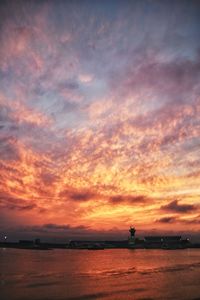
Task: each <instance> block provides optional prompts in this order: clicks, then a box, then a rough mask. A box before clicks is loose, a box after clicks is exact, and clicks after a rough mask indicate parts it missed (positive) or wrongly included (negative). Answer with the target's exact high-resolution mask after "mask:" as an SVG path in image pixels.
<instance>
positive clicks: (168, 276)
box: [0, 248, 200, 300]
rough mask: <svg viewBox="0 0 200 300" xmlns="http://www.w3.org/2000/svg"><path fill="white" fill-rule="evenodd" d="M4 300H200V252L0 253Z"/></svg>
mask: <svg viewBox="0 0 200 300" xmlns="http://www.w3.org/2000/svg"><path fill="white" fill-rule="evenodd" d="M0 299H1V300H51V299H52V300H58V299H59V300H65V299H66V300H67V299H68V300H85V299H88V300H91V299H102V300H103V299H105V300H113V299H116V300H117V299H120V300H126V299H127V300H128V299H131V300H135V299H136V300H151V299H173V300H176V299H178V300H181V299H187V300H189V299H191V300H197V299H200V249H185V250H145V249H137V250H134V249H132V250H131V249H130V250H129V249H108V250H107V249H106V250H65V249H62V250H50V251H44V250H43V251H42V250H25V249H24V250H20V249H3V248H1V249H0Z"/></svg>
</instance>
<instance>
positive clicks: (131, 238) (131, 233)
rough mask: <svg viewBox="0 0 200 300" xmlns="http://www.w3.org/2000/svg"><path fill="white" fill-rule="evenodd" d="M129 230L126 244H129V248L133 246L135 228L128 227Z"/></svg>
mask: <svg viewBox="0 0 200 300" xmlns="http://www.w3.org/2000/svg"><path fill="white" fill-rule="evenodd" d="M129 232H130V237H129V239H128V244H129V247H131V248H134V247H135V232H136V230H135V228H134V227H132V226H131V227H130V229H129Z"/></svg>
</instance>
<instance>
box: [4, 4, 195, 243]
mask: <svg viewBox="0 0 200 300" xmlns="http://www.w3.org/2000/svg"><path fill="white" fill-rule="evenodd" d="M185 12H187V13H185ZM199 14H200V5H199V3H198V1H195V0H194V1H193V0H191V1H181V0H180V1H179V0H177V1H173V3H172V1H163V2H162V3H158V2H157V1H146V0H141V1H126V0H125V1H119V2H118V1H117V5H116V1H112V0H108V1H103V2H102V1H99V2H98V1H89V2H87V3H86V2H85V1H82V2H81V1H80V2H79V1H78V2H74V1H62V0H61V1H59V4H57V3H56V1H55V2H54V1H42V2H41V1H39V2H37V3H36V2H35V1H31V0H30V1H20V2H18V1H12V0H11V1H3V2H2V3H0V44H1V47H0V207H1V213H0V222H1V225H2V226H3V228H4V229H5V231H6V230H8V231H9V232H10V233H11V232H12V230H13V232H15V234H16V235H17V234H20V228H22V227H23V226H24V227H23V228H26V234H27V236H28V232H30V233H31V230H32V231H33V230H34V229H35V233H34V234H37V232H36V230H38V232H39V231H42V232H44V234H49V235H50V232H51V231H52V232H53V233H55V235H56V234H57V235H59V234H60V235H63V234H64V232H65V231H69V230H70V234H69V236H70V237H73V234H74V235H76V232H77V231H76V230H80V231H81V230H82V229H81V228H79V226H83V228H84V230H83V231H84V236H85V237H86V236H89V235H90V234H91V235H92V236H94V235H95V234H98V235H99V236H102V235H103V234H104V235H106V234H108V236H112V235H113V236H117V235H116V234H115V231H116V232H121V233H123V234H125V232H126V230H127V228H129V226H130V225H131V224H133V225H135V226H136V227H137V229H138V230H139V231H140V230H143V232H144V231H145V230H147V229H148V230H151V228H152V230H153V226H155V225H156V227H157V229H156V230H162V231H163V232H165V230H166V228H167V227H168V225H169V224H173V226H174V230H178V231H181V230H185V225H186V224H187V227H188V230H191V232H192V231H194V232H195V230H198V228H199V222H198V215H199V197H200V189H199V182H200V172H199V168H200V160H199V157H200V153H199V146H200V97H199V95H200V85H199V82H200V62H199V61H200V60H199V58H200V51H199V49H200V39H199V34H200V26H199ZM174 199H178V200H174ZM179 199H181V200H179ZM167 213H169V215H167ZM13 224H14V225H13ZM60 224H61V225H60ZM66 224H67V225H66ZM80 224H81V225H80ZM11 225H12V226H14V227H16V228H19V230H18V231H15V230H14V227H12V226H11ZM11 227H12V228H11ZM113 228H114V229H113ZM83 231H82V232H83ZM32 233H33V232H32ZM24 234H25V231H24ZM79 234H80V235H81V232H79Z"/></svg>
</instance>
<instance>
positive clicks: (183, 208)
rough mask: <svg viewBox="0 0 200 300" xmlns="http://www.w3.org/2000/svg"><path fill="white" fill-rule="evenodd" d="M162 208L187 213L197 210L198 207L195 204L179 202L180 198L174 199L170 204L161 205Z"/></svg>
mask: <svg viewBox="0 0 200 300" xmlns="http://www.w3.org/2000/svg"><path fill="white" fill-rule="evenodd" d="M161 209H163V210H168V211H174V212H177V213H187V212H191V211H194V210H196V209H197V207H196V206H195V205H193V204H179V202H178V200H174V201H172V202H170V203H169V204H166V205H163V206H161Z"/></svg>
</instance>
